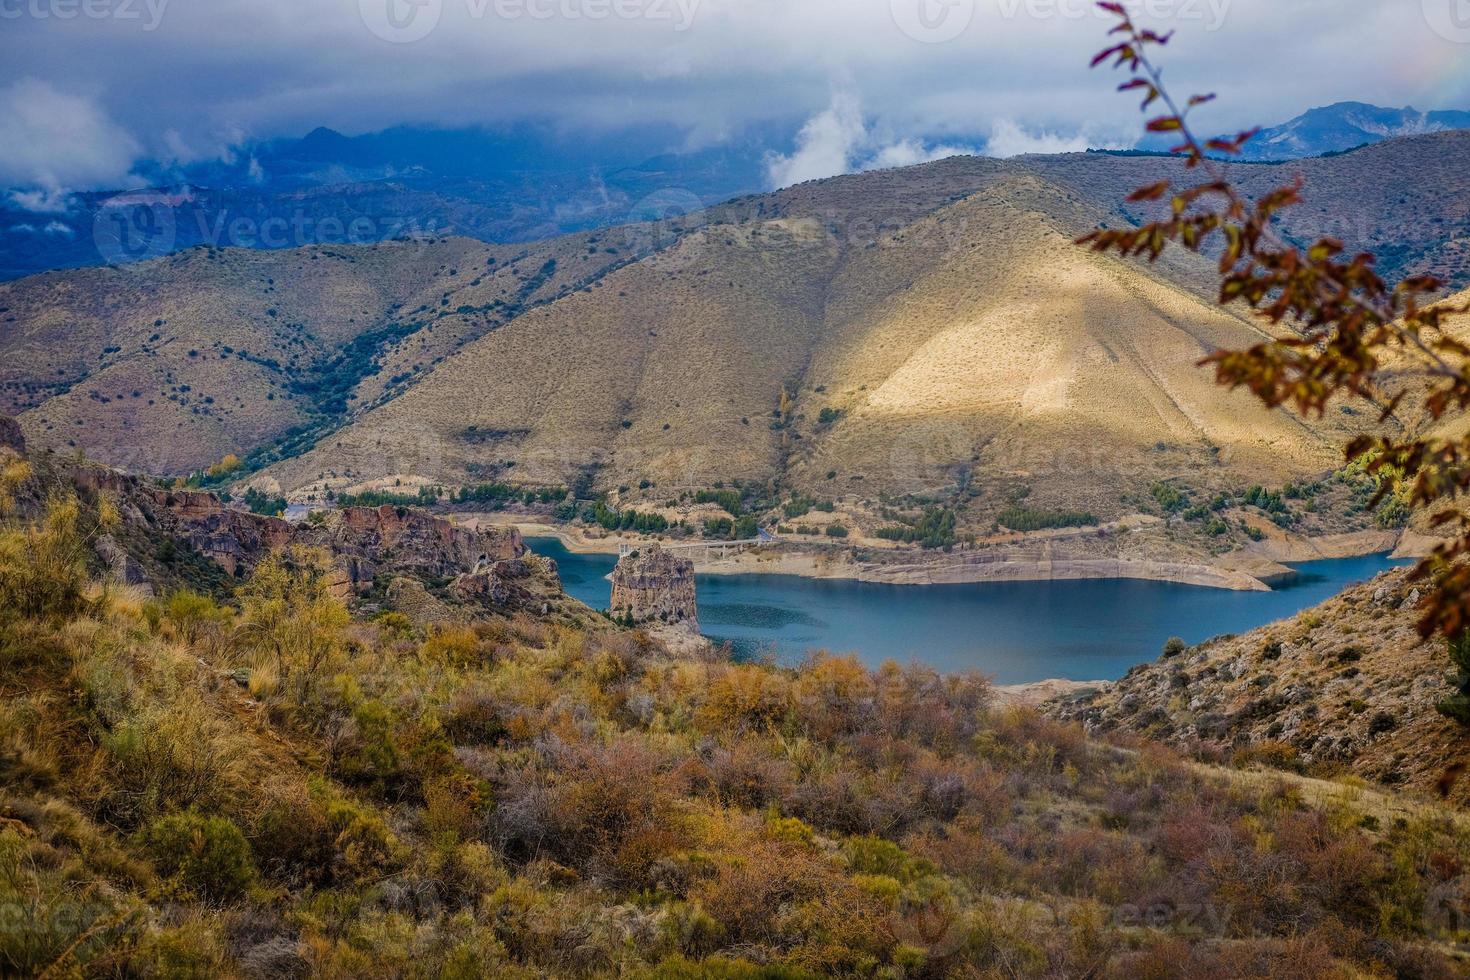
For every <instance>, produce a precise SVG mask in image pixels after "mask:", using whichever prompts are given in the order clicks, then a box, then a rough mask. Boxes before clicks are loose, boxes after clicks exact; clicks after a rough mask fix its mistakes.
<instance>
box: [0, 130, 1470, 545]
mask: <svg viewBox="0 0 1470 980" xmlns="http://www.w3.org/2000/svg"><path fill="white" fill-rule="evenodd" d="M1467 158H1470V132H1464V131H1462V132H1447V133H1434V134H1428V135H1424V136H1417V137H1408V138H1403V139H1395V140H1389V141H1386V142H1383V143H1381V144H1380V145H1377V146H1372V147H1368V148H1366V149H1364V150H1360V151H1358V152H1355V153H1348V154H1341V155H1336V156H1329V157H1321V158H1316V159H1312V160H1306V161H1303V162H1302V163H1301V164H1300V170H1301V171H1302V174H1303V176H1304V178H1305V180H1306V182H1307V186H1308V187H1309V188H1310V189H1311V190H1310V194H1309V196H1308V200H1307V203H1306V204H1305V205H1304V206H1303V207H1301V208H1293V209H1291V210H1290V211H1289V212H1287V213H1286V214H1285V215H1283V217H1282V220H1281V221H1280V222H1279V224H1278V225H1277V226H1276V227H1277V231H1278V233H1279V234H1280V235H1282V236H1283V237H1284V238H1286V239H1287V240H1290V241H1293V242H1297V243H1303V242H1309V241H1312V240H1314V239H1316V238H1317V237H1319V236H1321V235H1323V234H1334V235H1337V236H1338V237H1341V238H1343V239H1344V240H1345V241H1346V242H1347V244H1348V246H1349V248H1351V249H1358V248H1363V249H1368V250H1371V251H1373V252H1375V253H1376V254H1377V255H1378V256H1379V257H1380V269H1381V271H1382V272H1383V274H1384V275H1385V276H1389V277H1399V276H1402V275H1404V274H1409V273H1432V274H1436V275H1439V276H1441V277H1443V278H1444V279H1445V280H1447V281H1448V282H1450V283H1452V284H1454V285H1455V286H1456V287H1457V288H1464V287H1465V286H1467V285H1470V249H1466V248H1465V247H1464V244H1465V242H1467V241H1470V169H1467V168H1466V167H1465V166H1464V165H1463V161H1464V160H1466V159H1467ZM1182 174H1183V167H1182V164H1181V162H1180V161H1179V160H1177V159H1170V158H1166V157H1160V156H1155V155H1149V154H1119V153H1108V152H1095V153H1070V154H1059V155H1053V156H1044V155H1032V156H1024V157H1017V158H1014V159H1010V160H995V159H989V158H986V157H980V156H957V157H951V158H949V159H945V160H940V161H936V162H932V163H927V164H922V165H919V166H914V167H908V168H902V169H892V170H880V171H869V172H865V173H860V174H854V175H849V176H844V177H837V178H833V179H829V180H821V181H809V182H806V183H801V184H798V185H796V186H794V187H790V188H787V189H786V190H783V191H779V192H776V193H771V194H762V195H756V196H748V197H743V198H740V199H737V200H734V201H731V202H728V203H726V204H723V205H717V206H714V207H712V208H710V209H708V210H707V211H705V212H703V213H701V214H698V215H694V216H690V217H688V218H685V219H682V220H673V221H668V222H664V223H661V224H657V225H650V224H646V223H645V224H635V225H625V226H621V227H612V228H603V229H595V230H588V231H582V232H577V233H573V234H568V235H563V236H559V237H555V238H550V239H547V240H543V241H540V242H535V243H524V244H501V245H489V244H486V243H484V242H480V241H475V240H473V239H471V238H468V237H464V236H456V237H447V238H446V237H435V238H433V239H432V240H419V241H393V242H386V243H380V244H372V245H365V246H338V245H330V246H307V247H303V248H296V249H271V250H260V249H244V248H228V249H225V248H193V249H189V250H187V251H185V252H183V253H180V254H177V255H172V256H168V257H163V258H159V259H155V260H152V261H147V262H139V263H137V264H135V265H131V266H128V267H125V268H108V267H104V268H91V269H79V270H67V271H62V272H52V273H46V274H41V275H35V276H30V277H26V278H24V279H20V280H17V281H14V282H10V283H4V284H0V414H9V415H14V416H16V417H17V418H18V420H19V422H20V424H21V426H22V427H23V429H24V430H25V434H26V437H27V439H28V440H30V442H31V443H32V445H34V446H36V447H38V448H40V447H51V448H54V449H57V450H59V451H62V452H71V451H74V450H81V451H83V452H85V453H86V454H87V455H88V456H91V457H93V458H97V459H100V460H103V461H106V462H109V463H113V464H115V465H120V466H123V467H125V468H127V469H130V470H134V471H141V472H147V473H166V474H183V473H187V472H190V471H192V470H195V469H198V468H200V467H203V466H207V465H210V464H212V463H214V462H217V461H219V460H220V459H222V458H223V457H224V456H225V455H226V454H229V453H234V454H237V455H239V456H241V457H244V458H245V459H246V461H247V465H249V466H251V467H257V468H258V469H257V471H256V472H255V473H254V475H253V477H252V479H254V480H256V481H257V482H258V484H259V486H260V487H261V488H262V489H269V490H270V491H271V492H277V491H286V492H313V488H315V490H316V492H322V491H321V488H323V487H330V488H334V489H336V490H344V489H351V488H355V487H359V486H362V485H378V486H394V485H396V484H397V481H399V480H402V481H403V485H405V486H412V485H413V481H414V480H428V481H431V482H434V483H442V484H444V485H449V486H460V485H469V484H483V483H490V482H494V481H501V480H506V481H511V482H516V483H522V484H526V485H535V486H548V485H559V486H569V487H587V488H590V489H603V490H609V491H611V490H618V492H619V493H627V494H630V495H631V494H633V493H634V488H637V492H638V493H639V494H642V495H643V497H644V498H645V499H647V500H648V501H650V502H653V503H657V502H660V501H663V500H667V499H669V494H670V493H671V492H672V494H673V495H674V496H677V495H678V493H680V492H682V491H683V490H686V489H705V488H710V487H713V486H716V485H718V484H721V483H723V484H724V485H725V486H729V485H731V482H732V481H735V480H739V481H742V482H743V483H744V484H747V485H755V486H768V485H775V486H784V487H791V488H795V489H799V490H801V491H802V492H803V493H806V494H808V495H810V496H812V497H813V498H817V499H821V498H832V497H835V496H841V495H856V496H859V497H861V498H862V499H868V500H881V499H882V498H883V496H884V495H889V496H894V495H898V496H901V495H904V494H909V493H917V494H924V495H929V494H931V493H939V492H941V491H942V492H944V493H951V492H952V491H954V492H958V491H957V490H956V489H955V488H959V489H961V490H964V492H965V493H966V494H969V493H970V492H971V491H974V492H975V493H976V494H978V496H975V497H974V498H973V499H975V500H976V501H977V503H976V507H978V508H980V510H979V511H978V513H980V515H981V517H982V520H981V521H980V523H981V525H982V526H989V523H990V520H991V518H994V517H998V514H999V512H1000V510H1001V509H1003V508H1005V507H1007V506H1008V505H1009V503H1011V502H1014V501H1015V500H1018V499H1020V497H1018V496H1017V495H1018V494H1019V495H1024V494H1025V493H1027V492H1031V491H1034V492H1031V495H1030V496H1026V497H1025V499H1026V501H1027V503H1026V506H1027V507H1039V508H1052V509H1056V510H1061V511H1066V512H1085V513H1089V514H1093V515H1096V516H1097V517H1099V518H1101V519H1104V520H1110V519H1112V518H1114V517H1116V516H1119V515H1120V514H1121V513H1122V512H1123V511H1124V509H1125V508H1126V507H1127V506H1128V504H1127V500H1128V499H1130V498H1129V496H1128V495H1130V494H1137V493H1139V492H1140V489H1142V491H1143V492H1147V488H1149V487H1150V486H1152V485H1153V483H1154V482H1156V481H1158V480H1167V479H1175V478H1182V479H1187V481H1188V484H1189V485H1190V486H1191V487H1194V488H1196V489H1198V490H1199V491H1200V492H1201V493H1203V492H1204V491H1205V490H1208V491H1209V492H1210V495H1213V494H1214V493H1215V492H1217V491H1221V490H1226V489H1230V488H1239V487H1242V486H1249V485H1251V484H1252V483H1255V482H1263V483H1266V484H1268V485H1272V486H1274V485H1279V484H1280V483H1283V482H1285V481H1286V480H1289V479H1298V478H1301V477H1303V476H1307V475H1311V474H1320V473H1321V472H1324V471H1326V470H1328V469H1330V468H1331V467H1332V466H1334V465H1335V464H1336V463H1337V461H1338V460H1339V458H1340V457H1339V455H1338V452H1337V450H1336V447H1337V446H1339V445H1341V443H1342V442H1343V440H1344V439H1346V438H1348V437H1349V435H1350V434H1352V433H1354V432H1356V431H1360V429H1359V427H1360V426H1361V425H1362V424H1363V423H1364V422H1365V420H1366V419H1367V417H1366V416H1364V415H1362V414H1350V413H1339V412H1336V411H1333V412H1330V413H1328V415H1327V417H1326V418H1323V419H1313V420H1309V421H1303V420H1300V419H1297V418H1294V417H1292V416H1289V415H1287V414H1285V413H1279V412H1274V413H1273V412H1267V411H1265V410H1264V409H1262V408H1261V407H1260V406H1259V405H1257V404H1256V403H1255V402H1254V401H1252V400H1251V399H1250V397H1249V396H1247V395H1245V394H1244V393H1240V392H1235V393H1231V392H1227V391H1225V390H1224V389H1221V388H1219V387H1218V386H1217V385H1215V384H1214V382H1213V381H1212V379H1211V378H1210V376H1209V374H1208V372H1204V371H1201V370H1199V369H1198V367H1197V362H1198V361H1199V359H1200V357H1202V356H1203V355H1204V354H1206V353H1208V352H1209V351H1211V350H1216V349H1220V348H1225V347H1232V348H1234V347H1241V346H1248V345H1251V344H1253V343H1256V342H1258V341H1259V340H1261V339H1262V338H1263V337H1264V336H1266V334H1265V333H1263V332H1262V329H1261V326H1260V324H1259V322H1258V321H1256V320H1255V319H1253V318H1251V317H1249V316H1246V315H1244V314H1243V313H1242V312H1241V311H1240V310H1233V309H1231V310H1222V309H1220V308H1218V307H1217V306H1216V304H1215V298H1216V296H1217V295H1218V277H1217V274H1216V272H1215V268H1214V263H1213V262H1211V261H1210V260H1209V259H1207V258H1205V257H1201V256H1196V255H1190V254H1170V255H1167V256H1165V257H1164V258H1163V259H1161V260H1160V262H1159V263H1157V264H1154V265H1148V264H1138V263H1131V262H1123V261H1119V260H1116V259H1114V258H1112V257H1108V256H1100V255H1097V254H1096V253H1093V252H1089V251H1087V250H1085V249H1080V248H1077V247H1076V246H1075V245H1074V244H1073V242H1074V240H1075V239H1076V237H1077V236H1078V235H1079V234H1082V233H1084V232H1085V231H1087V230H1088V229H1091V228H1095V227H1097V226H1098V225H1099V224H1106V225H1108V226H1110V227H1120V226H1123V225H1128V224H1135V223H1137V222H1139V221H1142V220H1146V219H1147V218H1148V217H1149V216H1150V213H1151V212H1150V206H1149V205H1141V204H1127V203H1124V198H1125V196H1126V195H1127V193H1128V191H1129V190H1130V189H1132V188H1135V187H1138V186H1140V185H1143V184H1148V183H1153V182H1155V181H1157V180H1159V179H1162V178H1166V177H1168V178H1174V177H1178V176H1180V175H1182ZM1286 176H1288V175H1285V174H1283V173H1282V168H1280V167H1279V166H1275V165H1269V164H1249V163H1248V164H1241V165H1239V166H1238V167H1237V168H1235V177H1236V179H1237V181H1238V182H1239V183H1240V184H1241V186H1242V187H1243V188H1244V190H1245V192H1246V193H1247V194H1249V195H1252V196H1256V195H1259V194H1261V193H1263V192H1265V191H1266V190H1268V189H1269V188H1271V187H1274V186H1276V185H1278V184H1279V183H1280V182H1281V180H1282V179H1283V178H1284V177H1286ZM310 199H311V194H309V193H308V194H303V195H302V196H301V197H300V198H299V200H303V201H306V200H310ZM1467 296H1470V294H1467ZM619 488H623V489H619ZM630 499H631V498H630ZM966 499H970V498H968V497H967V498H966Z"/></svg>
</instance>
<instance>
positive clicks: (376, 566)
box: [75, 467, 560, 602]
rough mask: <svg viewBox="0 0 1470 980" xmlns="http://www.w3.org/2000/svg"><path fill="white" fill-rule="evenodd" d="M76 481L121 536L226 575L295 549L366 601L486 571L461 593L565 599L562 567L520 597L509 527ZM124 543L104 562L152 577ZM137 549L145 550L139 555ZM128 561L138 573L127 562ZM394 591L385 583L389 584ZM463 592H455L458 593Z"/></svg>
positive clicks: (113, 544)
mask: <svg viewBox="0 0 1470 980" xmlns="http://www.w3.org/2000/svg"><path fill="white" fill-rule="evenodd" d="M75 482H76V485H77V487H78V489H79V490H81V491H83V492H84V493H91V494H94V495H95V494H106V495H107V496H108V497H109V498H111V499H112V501H113V502H114V504H115V505H116V506H117V508H118V511H119V512H120V514H121V515H122V522H123V530H121V531H119V536H123V537H129V538H131V539H133V540H134V541H147V542H156V541H160V540H176V541H178V542H181V543H183V544H184V545H185V546H187V547H188V548H189V549H191V550H192V551H194V552H197V553H198V554H200V555H203V556H204V557H206V558H208V559H210V560H212V561H213V562H214V563H215V564H216V565H218V566H219V567H220V568H221V569H223V570H224V572H226V573H227V574H229V575H231V576H235V577H241V576H244V575H246V574H248V573H249V572H250V571H251V570H252V569H253V568H254V567H255V566H256V564H258V563H259V562H260V560H261V559H263V558H264V557H265V556H266V555H268V554H270V553H271V552H272V551H275V550H278V549H280V548H284V547H287V546H289V545H296V544H299V545H306V546H308V547H315V548H322V549H323V550H325V551H326V552H328V553H329V554H330V555H331V556H332V559H333V562H334V563H335V565H336V567H337V570H338V573H339V575H338V578H337V580H336V582H335V583H334V586H335V590H336V591H338V593H339V594H341V595H343V596H346V595H362V594H364V593H367V592H369V591H371V590H372V589H373V588H374V585H375V584H376V583H378V582H379V581H380V579H382V578H383V577H384V576H385V575H386V576H387V577H388V579H392V578H394V577H397V576H402V575H408V576H412V577H415V578H418V579H420V580H422V581H423V582H424V583H426V584H429V585H433V586H436V587H437V586H444V585H450V584H451V583H455V584H456V585H457V584H458V581H459V580H460V579H465V578H473V577H475V576H477V575H479V574H481V573H482V572H484V571H485V570H486V569H490V570H493V571H495V573H496V575H497V576H498V577H497V583H498V584H497V586H496V587H495V588H490V587H489V586H488V585H484V586H476V585H473V584H467V585H463V586H460V588H459V591H461V592H465V593H467V594H468V593H469V592H477V597H478V598H479V599H480V600H481V601H484V602H494V599H493V596H495V595H498V596H502V597H510V598H512V599H514V598H520V597H522V595H523V594H524V596H525V597H526V598H527V601H532V600H533V599H534V598H535V597H536V596H537V595H539V594H540V593H544V592H547V591H556V592H560V583H559V581H558V580H557V579H556V570H555V565H554V564H553V565H552V566H551V567H550V569H549V570H548V569H545V568H543V567H542V566H540V565H538V566H537V567H536V569H535V570H534V571H536V572H537V573H538V574H539V575H540V579H539V580H538V583H537V588H535V589H532V588H529V587H519V591H517V590H513V589H511V588H510V586H509V585H508V584H507V583H510V582H513V581H514V580H516V579H518V578H521V577H524V576H523V575H521V574H520V573H522V572H526V571H527V570H526V569H523V568H517V567H515V566H514V565H513V563H515V562H518V561H521V560H522V559H524V558H525V557H526V555H527V552H526V545H525V542H524V541H522V539H521V535H520V532H519V531H517V530H516V529H515V528H510V527H485V528H467V527H462V526H460V525H457V524H452V523H450V522H449V521H447V520H445V519H443V518H441V517H435V516H433V515H432V514H427V513H425V512H423V511H419V510H414V509H411V508H406V507H391V506H384V507H349V508H346V509H345V510H340V511H326V512H323V513H322V515H321V517H320V518H319V519H313V520H308V521H304V522H301V523H297V524H290V523H287V522H286V521H283V520H280V519H279V518H275V517H265V516H261V515H259V514H252V513H250V512H249V511H245V510H239V509H236V508H234V507H230V506H228V505H226V504H225V503H224V502H223V501H222V500H220V498H219V497H217V496H215V495H214V494H212V493H205V492H202V491H198V490H178V489H171V488H164V487H158V486H155V485H153V484H152V483H149V482H147V481H145V480H141V479H139V478H137V477H133V476H127V475H124V474H121V473H117V472H115V471H113V470H107V469H103V468H99V467H83V468H81V469H79V470H78V471H77V472H76V474H75ZM126 550H127V549H126V548H124V547H123V546H122V545H120V544H119V543H118V541H116V540H111V541H110V543H109V544H108V545H107V546H106V551H107V553H106V554H101V552H99V557H100V558H101V559H102V560H103V562H104V563H105V564H106V565H107V566H108V567H109V569H111V570H112V571H113V573H114V575H117V574H119V573H120V574H121V575H123V576H125V577H136V576H142V575H144V573H143V570H142V569H141V568H139V567H136V566H137V564H138V563H137V561H136V560H135V559H134V558H131V557H128V555H127V554H126ZM134 550H135V551H136V550H137V548H136V547H135V548H134ZM125 557H128V560H129V561H131V562H132V566H126V567H125V565H124V563H123V562H122V559H123V558H125ZM384 584H386V582H385V583H384ZM453 592H454V589H453V588H451V594H453Z"/></svg>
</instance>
